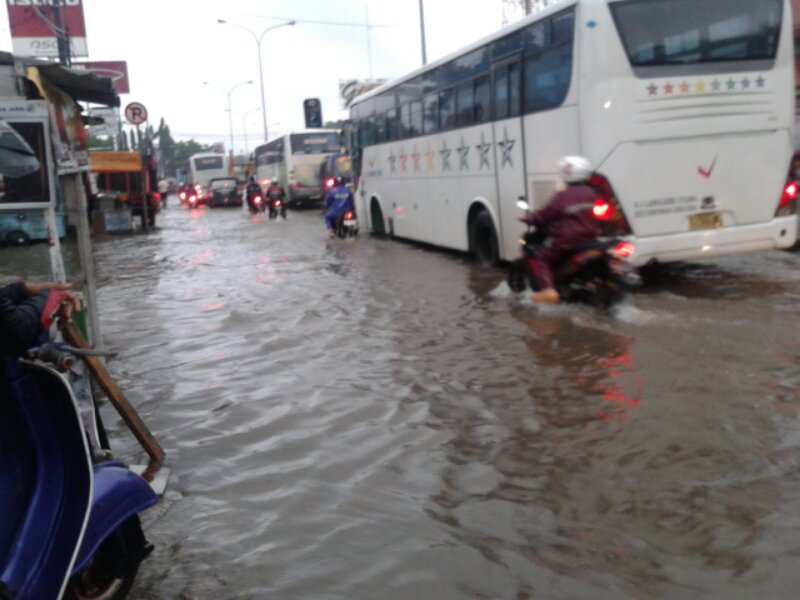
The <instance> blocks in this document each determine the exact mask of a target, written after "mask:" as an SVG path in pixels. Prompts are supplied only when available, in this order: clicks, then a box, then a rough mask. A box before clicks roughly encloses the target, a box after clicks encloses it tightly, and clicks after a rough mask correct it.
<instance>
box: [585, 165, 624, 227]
mask: <svg viewBox="0 0 800 600" xmlns="http://www.w3.org/2000/svg"><path fill="white" fill-rule="evenodd" d="M589 185H590V186H592V187H593V188H594V189H595V191H597V192H598V193H599V195H600V197H599V198H598V199H597V200H596V201H595V205H594V207H593V209H592V213H593V214H594V216H595V217H596V218H597V220H598V221H600V222H601V228H602V230H603V235H607V236H615V235H628V234H630V233H632V232H631V227H630V225H629V224H628V219H627V218H626V217H625V211H623V210H622V206H621V205H620V203H619V199H618V198H617V195H616V194H615V193H614V188H612V187H611V182H609V181H608V179H606V177H605V176H603V175H600V174H599V173H595V174H594V175H592V176H591V177H590V178H589Z"/></svg>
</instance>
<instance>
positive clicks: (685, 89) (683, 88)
mask: <svg viewBox="0 0 800 600" xmlns="http://www.w3.org/2000/svg"><path fill="white" fill-rule="evenodd" d="M689 87H690V86H689V84H688V83H686V82H685V81H684V82H683V83H682V84H681V94H688V93H689Z"/></svg>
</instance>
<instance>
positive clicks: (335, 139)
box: [290, 133, 341, 154]
mask: <svg viewBox="0 0 800 600" xmlns="http://www.w3.org/2000/svg"><path fill="white" fill-rule="evenodd" d="M290 137H291V144H292V154H330V153H332V152H339V150H340V149H341V143H340V141H339V134H337V133H293V134H292V135H291V136H290Z"/></svg>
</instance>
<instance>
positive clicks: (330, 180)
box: [325, 179, 336, 187]
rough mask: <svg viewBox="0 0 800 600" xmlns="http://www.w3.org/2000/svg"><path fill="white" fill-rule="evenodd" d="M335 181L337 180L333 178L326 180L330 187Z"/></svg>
mask: <svg viewBox="0 0 800 600" xmlns="http://www.w3.org/2000/svg"><path fill="white" fill-rule="evenodd" d="M334 183H336V182H335V181H334V180H333V179H328V181H326V182H325V185H327V186H328V187H333V184H334Z"/></svg>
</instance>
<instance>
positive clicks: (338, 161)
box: [319, 153, 353, 201]
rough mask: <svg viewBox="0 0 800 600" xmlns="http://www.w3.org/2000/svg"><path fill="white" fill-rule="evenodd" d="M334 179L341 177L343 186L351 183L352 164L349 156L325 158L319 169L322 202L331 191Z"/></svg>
mask: <svg viewBox="0 0 800 600" xmlns="http://www.w3.org/2000/svg"><path fill="white" fill-rule="evenodd" d="M336 177H341V178H342V180H343V182H344V183H345V184H347V183H352V182H353V162H352V160H351V159H350V155H349V154H341V153H339V154H331V155H329V156H326V157H325V158H324V160H323V161H322V164H321V165H320V167H319V180H320V183H321V184H322V190H321V192H322V200H323V201H324V200H325V196H327V195H328V192H330V191H331V189H332V188H333V185H334V180H335V179H336Z"/></svg>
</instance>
